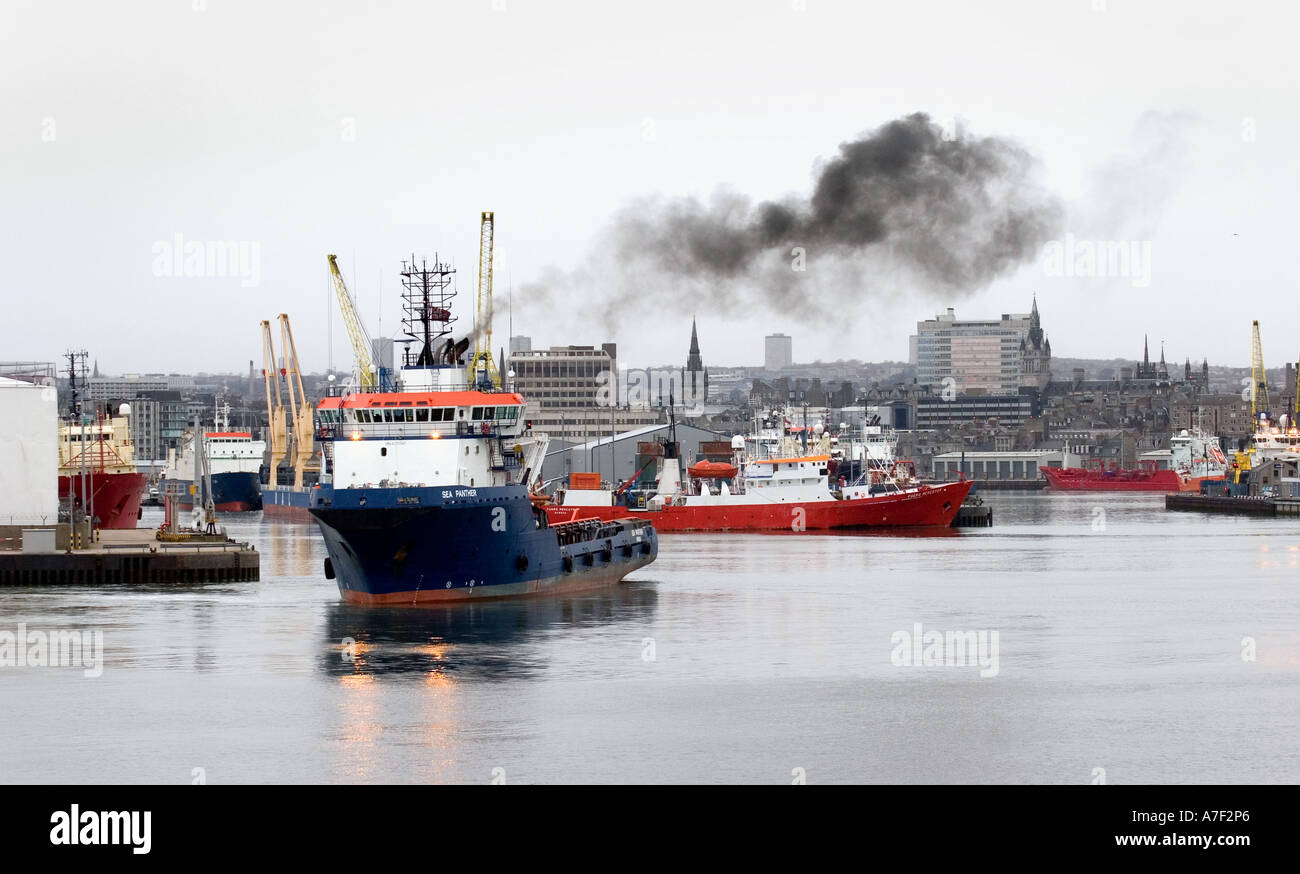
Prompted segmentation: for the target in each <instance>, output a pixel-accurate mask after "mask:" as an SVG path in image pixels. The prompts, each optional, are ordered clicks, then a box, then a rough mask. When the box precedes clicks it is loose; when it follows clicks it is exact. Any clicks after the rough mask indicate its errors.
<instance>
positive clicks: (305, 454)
mask: <svg viewBox="0 0 1300 874" xmlns="http://www.w3.org/2000/svg"><path fill="white" fill-rule="evenodd" d="M279 319H280V348H281V350H283V352H284V363H285V385H286V386H287V387H288V389H289V419H290V421H291V422H293V486H294V488H299V489H300V488H302V483H303V474H304V473H305V472H306V470H307V467H308V466H309V465H310V464H311V461H312V458H313V456H314V455H315V454H316V432H315V426H314V415H315V409H314V408H313V407H312V405H311V404H310V403H308V401H307V394H306V392H304V391H303V387H302V368H301V367H300V366H299V365H298V347H297V346H296V345H295V343H294V341H293V328H291V327H290V326H289V316H288V314H287V313H280V316H279Z"/></svg>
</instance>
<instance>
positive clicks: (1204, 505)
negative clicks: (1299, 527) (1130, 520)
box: [1165, 494, 1300, 516]
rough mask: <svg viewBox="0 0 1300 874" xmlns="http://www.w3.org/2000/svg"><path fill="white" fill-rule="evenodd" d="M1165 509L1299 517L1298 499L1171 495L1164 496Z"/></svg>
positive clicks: (1299, 501) (1237, 514)
mask: <svg viewBox="0 0 1300 874" xmlns="http://www.w3.org/2000/svg"><path fill="white" fill-rule="evenodd" d="M1165 509H1166V510H1199V511H1201V512H1204V513H1228V514H1231V515H1234V516H1300V499H1296V498H1244V497H1243V498H1230V497H1222V496H1218V495H1193V494H1171V495H1166V496H1165Z"/></svg>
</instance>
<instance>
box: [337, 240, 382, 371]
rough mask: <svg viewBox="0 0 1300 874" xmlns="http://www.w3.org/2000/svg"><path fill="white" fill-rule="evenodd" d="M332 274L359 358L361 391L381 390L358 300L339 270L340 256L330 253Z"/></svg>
mask: <svg viewBox="0 0 1300 874" xmlns="http://www.w3.org/2000/svg"><path fill="white" fill-rule="evenodd" d="M329 262H330V275H331V276H332V277H333V278H334V292H335V294H336V295H337V296H338V299H339V311H340V312H341V313H342V314H343V324H344V326H345V327H346V328H347V330H348V339H349V340H350V341H351V342H352V353H353V354H354V355H355V356H356V359H357V371H358V376H359V378H360V380H361V391H377V390H379V375H378V374H377V373H376V372H375V365H374V361H373V360H372V359H371V357H370V335H369V334H367V333H366V328H365V325H363V324H362V323H361V316H359V315H357V307H356V302H355V301H353V299H352V294H351V292H349V291H348V286H347V283H345V282H344V281H343V274H342V273H340V272H339V265H338V256H337V255H330V256H329Z"/></svg>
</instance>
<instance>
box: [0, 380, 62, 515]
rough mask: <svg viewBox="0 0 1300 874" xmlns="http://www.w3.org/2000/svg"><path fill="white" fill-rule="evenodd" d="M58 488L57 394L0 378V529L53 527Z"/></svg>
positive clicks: (46, 387)
mask: <svg viewBox="0 0 1300 874" xmlns="http://www.w3.org/2000/svg"><path fill="white" fill-rule="evenodd" d="M58 486H59V410H58V392H57V391H55V390H54V389H53V388H51V387H49V386H41V385H33V384H32V383H30V382H22V381H20V380H16V379H7V378H4V377H0V525H42V524H44V525H53V524H55V522H57V521H58V513H59V488H58Z"/></svg>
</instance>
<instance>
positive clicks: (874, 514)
mask: <svg viewBox="0 0 1300 874" xmlns="http://www.w3.org/2000/svg"><path fill="white" fill-rule="evenodd" d="M972 484H973V483H972V482H971V481H970V480H965V481H962V482H955V483H946V484H944V485H938V486H927V487H924V488H922V489H920V490H918V491H914V492H903V493H893V494H883V495H875V496H872V497H870V498H859V499H854V500H842V501H839V500H830V501H787V502H776V503H730V504H711V505H710V504H705V505H702V506H695V507H692V506H682V507H673V506H668V507H664V508H662V509H658V510H655V509H629V508H626V507H583V506H576V507H570V506H558V507H557V506H547V507H546V513H547V517H548V518H549V519H550V520H551V522H552V523H553V524H554V523H558V522H567V521H574V520H580V519H602V520H608V519H612V518H615V517H617V516H630V517H632V518H635V519H646V520H647V521H649V522H651V523H652V524H653V525H654V527H655V530H657V531H659V532H660V533H665V532H685V531H813V530H828V529H836V528H855V529H861V528H929V527H942V528H946V527H949V526H951V525H952V522H953V519H955V518H956V517H957V512H958V511H959V510H960V509H961V504H962V501H964V500H965V499H966V495H967V494H968V493H969V492H970V489H971V486H972Z"/></svg>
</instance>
